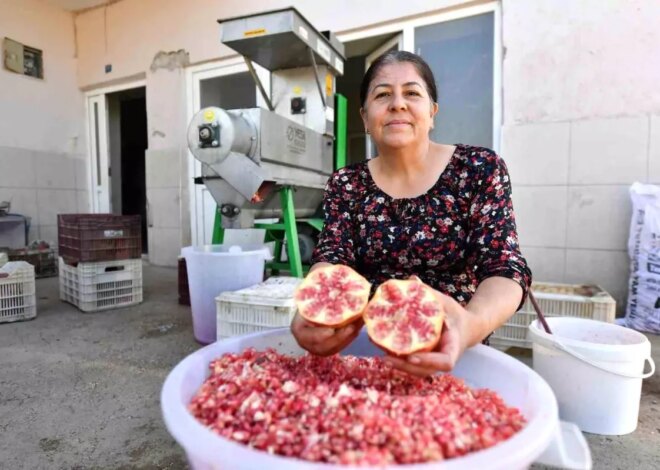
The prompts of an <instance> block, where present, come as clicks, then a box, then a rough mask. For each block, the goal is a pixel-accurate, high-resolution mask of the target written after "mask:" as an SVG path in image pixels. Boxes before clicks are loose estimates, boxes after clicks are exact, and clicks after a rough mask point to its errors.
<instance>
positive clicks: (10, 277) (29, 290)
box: [0, 261, 37, 323]
mask: <svg viewBox="0 0 660 470" xmlns="http://www.w3.org/2000/svg"><path fill="white" fill-rule="evenodd" d="M35 285H36V283H35V278H34V266H32V265H31V264H29V263H26V262H25V261H9V262H7V263H4V264H3V265H2V266H1V267H0V323H5V322H12V321H19V320H30V319H32V318H34V317H36V316H37V301H36V295H35Z"/></svg>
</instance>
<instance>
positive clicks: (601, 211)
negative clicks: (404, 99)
mask: <svg viewBox="0 0 660 470" xmlns="http://www.w3.org/2000/svg"><path fill="white" fill-rule="evenodd" d="M561 4H562V7H561V8H558V2H556V1H554V0H540V1H535V2H528V1H524V0H516V1H505V2H504V5H503V43H504V47H505V48H506V54H505V59H504V67H503V70H504V77H503V83H504V126H503V129H502V142H503V146H502V151H501V153H502V155H503V156H504V157H505V159H506V161H507V163H508V165H509V169H510V172H511V178H512V181H513V183H514V203H515V207H516V213H517V218H518V225H519V231H520V239H521V243H522V245H523V248H524V253H525V255H526V256H527V258H528V260H529V261H530V263H531V266H532V269H533V271H534V274H535V278H536V279H537V280H547V281H566V282H571V283H573V282H595V283H599V284H601V285H603V286H604V287H605V288H606V289H607V290H608V291H609V292H610V293H612V294H613V295H614V297H615V298H616V299H617V301H618V302H619V308H620V309H621V308H622V307H623V305H624V301H625V299H626V296H627V280H628V274H629V261H628V255H627V252H626V243H627V238H628V232H629V225H630V216H631V204H630V198H629V196H628V188H629V186H630V184H631V183H632V182H634V181H641V182H648V183H656V184H657V183H660V171H659V170H660V88H659V87H658V84H659V83H660V54H658V51H659V50H660V30H658V28H657V25H658V24H659V23H660V3H658V2H656V1H653V0H637V1H630V2H602V1H599V0H581V1H577V2H561Z"/></svg>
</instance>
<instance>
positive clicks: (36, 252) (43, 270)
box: [0, 248, 58, 279]
mask: <svg viewBox="0 0 660 470" xmlns="http://www.w3.org/2000/svg"><path fill="white" fill-rule="evenodd" d="M0 256H1V255H0ZM9 259H10V260H11V261H25V262H26V263H30V264H31V265H32V266H34V275H35V277H36V278H37V279H39V278H42V277H53V276H57V272H58V269H57V253H55V250H54V249H52V248H40V249H39V248H35V249H27V248H21V249H19V250H12V251H10V252H9ZM0 264H2V263H0Z"/></svg>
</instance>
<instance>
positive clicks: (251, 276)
mask: <svg viewBox="0 0 660 470" xmlns="http://www.w3.org/2000/svg"><path fill="white" fill-rule="evenodd" d="M181 254H182V255H183V257H184V258H186V268H187V272H188V286H189V290H190V307H191V309H192V319H193V333H194V335H195V339H196V340H197V341H199V342H200V343H202V344H209V343H212V342H214V341H215V340H216V319H215V311H216V307H215V298H216V297H217V296H218V295H219V294H221V293H222V292H226V291H234V290H238V289H243V288H245V287H249V286H252V285H254V284H258V283H260V282H261V281H263V276H264V263H265V261H266V260H267V259H270V257H271V255H270V251H269V250H268V248H266V247H265V246H263V245H243V246H238V245H204V246H188V247H185V248H183V249H182V250H181Z"/></svg>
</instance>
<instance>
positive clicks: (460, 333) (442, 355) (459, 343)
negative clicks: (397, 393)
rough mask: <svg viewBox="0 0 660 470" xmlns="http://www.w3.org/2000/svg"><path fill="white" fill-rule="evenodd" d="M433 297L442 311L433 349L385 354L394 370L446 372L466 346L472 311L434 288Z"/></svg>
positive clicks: (430, 372) (467, 344) (415, 372)
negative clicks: (402, 354) (435, 344)
mask: <svg viewBox="0 0 660 470" xmlns="http://www.w3.org/2000/svg"><path fill="white" fill-rule="evenodd" d="M436 296H437V298H438V302H440V303H441V304H442V306H443V307H444V310H445V321H444V324H443V327H442V335H441V336H440V341H439V343H438V345H437V346H436V348H435V349H434V350H433V351H430V352H420V353H414V354H411V355H409V356H407V357H394V356H386V357H385V358H384V359H385V361H386V362H388V363H389V364H391V365H392V366H393V367H394V368H395V369H399V370H402V371H404V372H408V373H410V374H413V375H418V376H422V377H426V376H428V375H433V374H435V373H437V372H449V371H451V370H452V369H453V368H454V366H455V365H456V363H457V362H458V359H459V358H460V357H461V355H462V354H463V352H464V351H465V350H466V349H467V348H468V347H469V333H468V332H469V327H468V320H469V318H470V317H471V316H472V314H471V313H470V312H468V311H467V310H466V309H465V308H464V307H462V306H461V304H459V303H458V302H456V301H455V300H454V299H452V298H451V297H449V296H447V295H444V294H441V293H440V292H437V291H436Z"/></svg>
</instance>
